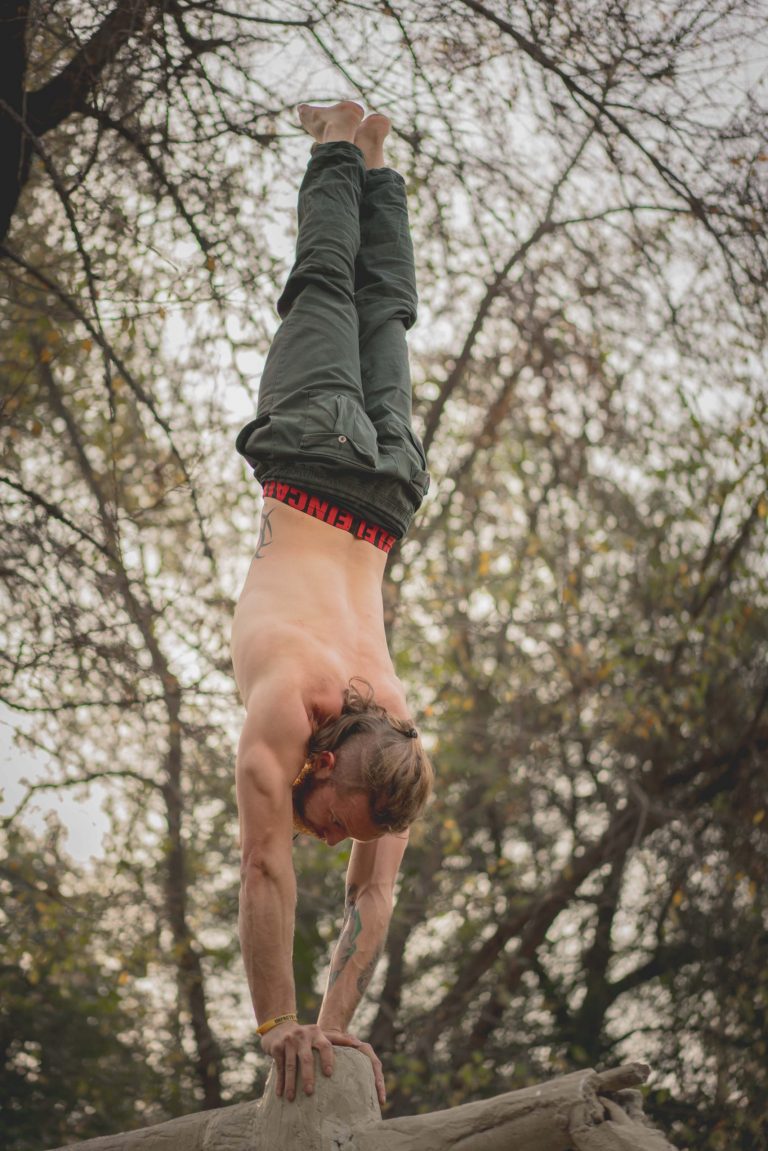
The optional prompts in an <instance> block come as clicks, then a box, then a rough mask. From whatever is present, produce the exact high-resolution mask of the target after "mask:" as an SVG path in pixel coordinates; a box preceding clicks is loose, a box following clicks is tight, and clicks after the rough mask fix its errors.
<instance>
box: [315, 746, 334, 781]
mask: <svg viewBox="0 0 768 1151" xmlns="http://www.w3.org/2000/svg"><path fill="white" fill-rule="evenodd" d="M335 766H336V756H335V754H334V753H333V752H332V751H321V752H320V753H319V754H318V756H317V758H316V759H315V770H314V771H313V772H312V774H313V775H314V777H315V779H320V780H323V779H330V777H331V775H332V774H333V769H334V767H335Z"/></svg>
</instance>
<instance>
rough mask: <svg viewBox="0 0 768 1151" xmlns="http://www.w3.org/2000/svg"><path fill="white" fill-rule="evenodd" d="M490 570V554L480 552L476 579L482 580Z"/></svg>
mask: <svg viewBox="0 0 768 1151" xmlns="http://www.w3.org/2000/svg"><path fill="white" fill-rule="evenodd" d="M490 570H491V553H490V552H480V556H479V558H478V561H477V574H478V577H479V578H480V579H484V578H485V577H486V576H487V575H488V572H489V571H490Z"/></svg>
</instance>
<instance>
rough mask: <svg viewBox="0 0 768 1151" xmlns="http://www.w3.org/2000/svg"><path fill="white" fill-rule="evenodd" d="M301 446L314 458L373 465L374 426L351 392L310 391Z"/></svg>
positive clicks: (306, 400) (375, 453) (367, 467)
mask: <svg viewBox="0 0 768 1151" xmlns="http://www.w3.org/2000/svg"><path fill="white" fill-rule="evenodd" d="M305 405H306V406H305V408H304V426H303V429H302V435H301V441H300V447H301V450H302V451H303V452H307V454H308V455H311V456H314V457H315V459H327V460H330V461H332V462H333V463H344V464H347V465H350V466H351V467H360V468H364V469H366V470H367V469H370V468H375V467H376V462H377V459H378V447H377V444H376V429H375V428H374V426H373V424H372V423H371V421H370V420H369V419H368V416H367V415H366V414H365V412H364V411H363V409H362V408H361V407H360V405H359V404H358V403H357V402H356V401H355V400H353V399H352V397H351V396H344V395H338V394H336V395H329V394H328V393H327V392H314V393H310V394H309V395H308V396H306V398H305Z"/></svg>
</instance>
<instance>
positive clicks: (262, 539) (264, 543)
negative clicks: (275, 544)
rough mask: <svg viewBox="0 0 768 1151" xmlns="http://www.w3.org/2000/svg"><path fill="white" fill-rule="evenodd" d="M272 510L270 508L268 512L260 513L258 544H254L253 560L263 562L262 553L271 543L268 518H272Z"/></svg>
mask: <svg viewBox="0 0 768 1151" xmlns="http://www.w3.org/2000/svg"><path fill="white" fill-rule="evenodd" d="M274 510H275V509H274V508H272V509H270V511H268V512H262V513H261V527H260V529H259V542H258V543H257V544H256V556H255V559H257V560H263V559H264V552H265V551H266V549H267V548H268V547H269V545H270V544H271V543H272V524H271V523H270V522H269V521H270V518H271V516H272V512H273V511H274Z"/></svg>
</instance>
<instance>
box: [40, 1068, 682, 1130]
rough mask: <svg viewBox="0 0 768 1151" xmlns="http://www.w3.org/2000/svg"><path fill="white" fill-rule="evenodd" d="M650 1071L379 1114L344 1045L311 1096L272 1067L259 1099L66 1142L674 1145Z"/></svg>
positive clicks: (589, 1076) (365, 1072) (579, 1074)
mask: <svg viewBox="0 0 768 1151" xmlns="http://www.w3.org/2000/svg"><path fill="white" fill-rule="evenodd" d="M647 1076H648V1068H647V1067H645V1066H644V1064H642V1063H630V1064H627V1065H626V1066H624V1067H617V1068H614V1069H612V1070H610V1071H604V1072H600V1073H597V1072H595V1071H591V1070H585V1071H576V1072H574V1073H573V1074H571V1075H563V1076H561V1077H560V1078H559V1079H551V1080H549V1082H547V1083H542V1084H540V1085H539V1086H536V1087H526V1088H524V1089H523V1090H522V1091H510V1092H509V1093H507V1094H506V1095H497V1096H496V1098H495V1099H483V1100H480V1101H478V1102H476V1103H465V1104H463V1105H462V1106H461V1107H452V1108H450V1109H449V1110H447V1111H432V1112H430V1114H428V1115H411V1116H407V1117H406V1118H402V1119H387V1120H382V1118H381V1112H380V1110H379V1105H378V1102H377V1099H376V1093H375V1090H374V1082H373V1071H372V1069H371V1065H370V1063H369V1061H368V1060H367V1059H366V1058H365V1056H364V1055H361V1054H360V1053H359V1052H358V1051H355V1050H354V1049H352V1048H345V1047H341V1048H337V1050H336V1068H335V1070H334V1074H333V1077H332V1078H331V1079H326V1078H325V1076H324V1075H322V1073H321V1072H320V1069H319V1066H318V1068H317V1076H316V1086H315V1093H314V1095H311V1096H308V1097H307V1096H305V1095H301V1096H299V1097H298V1098H297V1099H296V1101H295V1102H293V1103H288V1102H286V1101H285V1100H284V1099H278V1098H277V1096H276V1095H275V1089H274V1077H273V1076H272V1075H270V1078H269V1080H268V1082H267V1088H266V1091H265V1092H264V1099H263V1100H261V1101H258V1102H253V1103H241V1104H238V1105H237V1106H235V1107H225V1108H222V1109H221V1110H219V1111H205V1112H202V1113H199V1114H196V1115H185V1116H184V1117H183V1118H181V1119H173V1120H171V1121H170V1122H169V1123H161V1124H159V1125H158V1126H156V1127H146V1128H143V1129H142V1130H140V1131H131V1132H128V1133H127V1134H124V1135H110V1136H106V1137H104V1138H102V1139H89V1140H87V1141H86V1142H84V1143H76V1144H72V1145H70V1147H69V1149H68V1151H510V1149H511V1148H514V1151H675V1149H674V1148H673V1147H672V1146H671V1144H669V1143H668V1142H667V1141H666V1139H665V1138H664V1136H663V1135H661V1133H660V1132H658V1131H655V1130H654V1129H653V1128H651V1127H649V1126H648V1125H647V1124H646V1121H645V1117H644V1116H643V1113H642V1099H641V1097H640V1094H639V1092H637V1091H635V1090H633V1088H635V1087H637V1086H638V1085H639V1084H640V1083H642V1082H644V1081H645V1079H646V1078H647ZM57 1151H64V1149H63V1148H58V1149H57Z"/></svg>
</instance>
